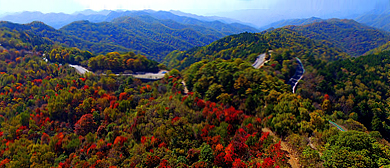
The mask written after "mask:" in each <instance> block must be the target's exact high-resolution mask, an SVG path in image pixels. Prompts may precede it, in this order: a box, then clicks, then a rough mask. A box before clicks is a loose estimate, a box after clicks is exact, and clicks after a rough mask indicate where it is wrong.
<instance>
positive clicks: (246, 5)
mask: <svg viewBox="0 0 390 168" xmlns="http://www.w3.org/2000/svg"><path fill="white" fill-rule="evenodd" d="M273 4H274V0H0V13H12V12H22V11H41V12H43V13H50V12H63V13H68V14H70V13H74V12H76V11H81V10H84V9H92V10H96V11H99V10H104V9H108V10H116V9H126V10H143V9H153V10H180V11H184V12H190V13H196V14H207V13H217V12H226V11H232V10H243V9H252V8H256V9H263V8H269V7H270V6H272V5H273Z"/></svg>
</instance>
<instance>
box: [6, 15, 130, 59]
mask: <svg viewBox="0 0 390 168" xmlns="http://www.w3.org/2000/svg"><path fill="white" fill-rule="evenodd" d="M0 27H2V28H7V29H9V30H17V31H19V32H23V33H27V34H29V35H30V36H31V37H39V38H43V39H46V40H48V41H51V44H53V43H59V44H60V45H64V46H68V47H77V48H80V49H83V50H89V51H91V52H93V53H95V54H97V53H108V52H111V51H120V52H128V51H131V49H129V48H125V47H123V46H117V45H113V44H110V43H101V42H89V41H86V40H84V39H81V38H78V37H76V36H72V35H69V34H67V33H64V32H62V31H59V30H55V29H54V28H52V27H50V26H48V25H46V24H44V23H42V22H32V23H29V24H15V23H11V22H3V21H2V22H0Z"/></svg>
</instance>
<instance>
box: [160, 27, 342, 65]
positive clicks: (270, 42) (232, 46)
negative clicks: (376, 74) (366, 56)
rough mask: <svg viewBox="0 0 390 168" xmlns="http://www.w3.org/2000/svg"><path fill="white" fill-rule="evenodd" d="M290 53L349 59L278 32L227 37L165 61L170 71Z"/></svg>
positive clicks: (295, 35) (174, 54) (284, 31)
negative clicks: (278, 51)
mask: <svg viewBox="0 0 390 168" xmlns="http://www.w3.org/2000/svg"><path fill="white" fill-rule="evenodd" d="M271 49H273V50H276V49H289V50H291V51H293V53H294V54H296V55H297V56H303V55H308V56H311V57H313V58H316V59H320V60H337V59H340V58H346V57H348V56H347V54H345V53H343V52H342V51H341V49H337V48H331V47H329V46H328V45H327V44H323V43H319V42H315V41H313V40H310V39H309V38H306V37H304V36H301V35H300V34H299V33H297V32H295V31H292V30H289V29H284V28H281V29H276V30H273V31H271V32H266V33H264V34H259V33H258V34H255V33H242V34H237V35H232V36H227V37H225V38H222V39H220V40H218V41H215V42H213V43H212V44H210V45H207V46H204V47H198V48H193V49H191V50H188V51H185V52H182V51H175V52H172V53H170V54H169V55H167V56H166V57H165V60H164V62H165V63H166V64H168V67H175V68H178V69H184V68H186V67H188V66H190V65H191V64H193V63H195V62H198V61H201V60H215V59H216V58H222V59H232V58H241V59H243V60H247V61H250V62H253V61H254V60H255V59H256V57H257V56H258V55H259V54H261V53H265V52H267V51H268V50H271Z"/></svg>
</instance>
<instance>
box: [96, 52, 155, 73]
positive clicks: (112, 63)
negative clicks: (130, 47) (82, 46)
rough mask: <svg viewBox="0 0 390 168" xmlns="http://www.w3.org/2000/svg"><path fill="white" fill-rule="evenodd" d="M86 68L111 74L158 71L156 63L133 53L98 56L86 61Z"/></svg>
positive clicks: (111, 53)
mask: <svg viewBox="0 0 390 168" xmlns="http://www.w3.org/2000/svg"><path fill="white" fill-rule="evenodd" d="M88 67H89V68H90V69H92V70H93V71H96V70H112V71H113V72H123V71H131V72H158V70H159V68H158V62H156V61H153V60H149V59H147V58H146V57H145V56H143V55H136V54H134V53H133V52H129V53H126V54H119V53H117V52H110V53H107V54H106V55H98V56H96V57H92V58H91V59H89V60H88Z"/></svg>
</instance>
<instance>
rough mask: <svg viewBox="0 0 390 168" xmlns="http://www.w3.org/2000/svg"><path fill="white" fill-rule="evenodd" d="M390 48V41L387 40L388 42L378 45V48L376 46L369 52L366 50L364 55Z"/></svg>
mask: <svg viewBox="0 0 390 168" xmlns="http://www.w3.org/2000/svg"><path fill="white" fill-rule="evenodd" d="M389 50H390V41H389V42H387V43H386V44H384V45H382V46H380V47H378V48H374V49H372V50H370V51H368V52H366V53H365V54H364V55H370V54H378V53H380V52H383V51H389Z"/></svg>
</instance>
